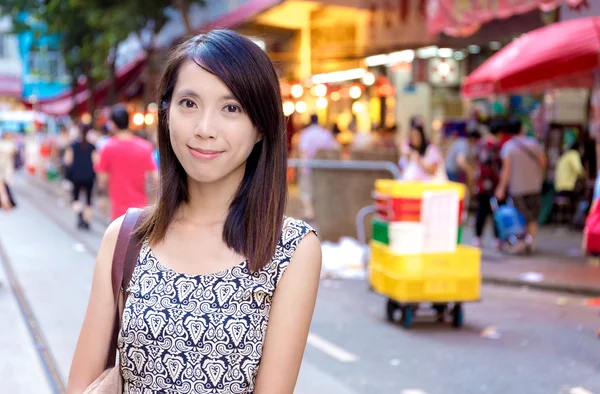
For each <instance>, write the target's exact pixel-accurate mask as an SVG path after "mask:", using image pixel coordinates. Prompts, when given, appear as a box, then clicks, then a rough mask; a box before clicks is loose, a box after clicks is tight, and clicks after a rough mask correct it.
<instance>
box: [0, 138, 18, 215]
mask: <svg viewBox="0 0 600 394" xmlns="http://www.w3.org/2000/svg"><path fill="white" fill-rule="evenodd" d="M17 153H18V150H17V144H16V143H15V142H14V140H13V136H12V133H10V132H5V133H4V134H3V135H2V137H1V138H0V181H1V183H0V199H1V200H0V208H2V209H4V210H7V211H8V210H10V209H12V208H14V206H15V205H16V204H15V201H14V199H13V196H12V193H11V189H10V186H11V185H12V180H13V176H14V173H15V157H16V155H17Z"/></svg>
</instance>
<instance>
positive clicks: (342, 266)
mask: <svg viewBox="0 0 600 394" xmlns="http://www.w3.org/2000/svg"><path fill="white" fill-rule="evenodd" d="M321 247H322V250H323V265H322V272H321V275H322V276H324V277H327V278H344V279H365V278H366V270H365V264H364V262H365V260H366V259H365V257H366V253H367V249H366V248H365V247H364V245H361V244H360V243H359V242H358V241H357V240H355V239H353V238H348V237H342V238H340V242H338V243H333V242H323V243H322V244H321Z"/></svg>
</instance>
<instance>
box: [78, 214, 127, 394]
mask: <svg viewBox="0 0 600 394" xmlns="http://www.w3.org/2000/svg"><path fill="white" fill-rule="evenodd" d="M122 222H123V219H122V218H119V219H117V220H115V221H114V222H113V223H112V224H111V225H110V226H109V227H108V229H107V230H106V233H105V234H104V238H103V239H102V244H101V245H100V250H99V251H98V257H97V258H96V268H95V269H94V279H93V280H92V291H91V294H90V299H89V302H88V306H87V311H86V313H85V318H84V320H83V326H82V327H81V332H80V334H79V339H78V341H77V347H76V348H75V355H74V356H73V362H72V363H71V371H70V373H69V382H68V386H67V394H81V393H83V392H84V391H85V389H86V388H87V387H88V386H89V385H90V384H91V383H92V382H93V381H94V380H95V379H96V378H97V377H98V376H100V375H101V374H102V372H103V370H104V366H105V363H106V358H107V357H108V345H109V342H110V339H111V335H112V330H113V323H114V317H115V300H114V298H113V297H114V294H113V289H112V280H111V273H112V259H113V254H114V251H115V245H116V243H117V237H118V234H119V230H120V228H121V223H122Z"/></svg>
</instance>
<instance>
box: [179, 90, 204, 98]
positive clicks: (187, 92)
mask: <svg viewBox="0 0 600 394" xmlns="http://www.w3.org/2000/svg"><path fill="white" fill-rule="evenodd" d="M175 95H176V96H192V97H195V98H199V97H200V96H199V95H198V93H196V92H194V91H193V90H191V89H183V90H179V91H177V92H176V93H175Z"/></svg>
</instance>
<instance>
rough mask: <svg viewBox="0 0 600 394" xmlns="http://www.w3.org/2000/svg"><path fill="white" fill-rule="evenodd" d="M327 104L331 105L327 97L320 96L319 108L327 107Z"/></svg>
mask: <svg viewBox="0 0 600 394" xmlns="http://www.w3.org/2000/svg"><path fill="white" fill-rule="evenodd" d="M327 105H329V102H328V101H327V99H326V98H325V97H319V98H318V99H317V108H319V109H323V108H327Z"/></svg>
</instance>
